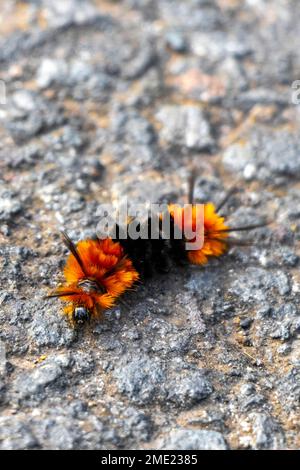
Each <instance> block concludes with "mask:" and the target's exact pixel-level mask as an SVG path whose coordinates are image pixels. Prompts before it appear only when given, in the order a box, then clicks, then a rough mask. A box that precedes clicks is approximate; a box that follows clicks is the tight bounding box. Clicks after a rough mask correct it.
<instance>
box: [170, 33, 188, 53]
mask: <svg viewBox="0 0 300 470" xmlns="http://www.w3.org/2000/svg"><path fill="white" fill-rule="evenodd" d="M166 42H167V45H168V47H170V49H172V50H173V51H175V52H185V51H186V49H187V44H186V41H185V39H184V37H183V36H182V35H181V34H180V33H179V32H177V31H170V32H169V33H167V35H166Z"/></svg>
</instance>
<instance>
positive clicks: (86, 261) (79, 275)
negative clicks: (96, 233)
mask: <svg viewBox="0 0 300 470" xmlns="http://www.w3.org/2000/svg"><path fill="white" fill-rule="evenodd" d="M76 251H77V253H78V255H79V257H80V260H81V262H82V263H81V264H82V266H81V265H80V264H79V263H78V260H77V259H76V257H75V256H74V254H73V253H71V254H70V255H69V257H68V258H67V261H66V265H65V268H64V277H65V280H66V283H65V285H63V286H61V287H59V288H58V289H56V291H55V293H53V296H55V294H58V296H60V297H61V299H62V301H63V302H66V303H67V306H66V307H65V309H64V311H65V314H66V315H68V317H69V318H70V320H71V321H72V313H73V310H74V307H75V306H77V305H81V306H84V307H85V308H86V309H88V310H89V311H90V312H91V314H92V315H93V316H95V317H97V316H99V315H101V313H102V311H103V310H105V309H108V308H111V307H112V306H113V305H114V304H115V302H116V300H117V298H118V297H119V296H120V295H122V294H123V293H124V292H125V291H126V290H127V289H130V288H131V287H132V286H133V284H134V283H135V282H136V281H137V280H138V279H139V275H138V273H137V271H136V270H135V269H134V267H133V265H132V262H131V261H130V260H129V259H128V258H126V256H124V252H123V248H122V247H121V245H120V244H119V243H117V242H114V241H113V240H112V239H110V238H106V239H104V240H82V241H80V242H78V243H77V245H76ZM85 281H87V282H93V283H95V285H96V286H98V287H99V289H97V290H93V289H92V290H89V289H85V288H84V287H83V283H84V282H85ZM63 294H65V295H63Z"/></svg>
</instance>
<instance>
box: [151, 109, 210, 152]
mask: <svg viewBox="0 0 300 470" xmlns="http://www.w3.org/2000/svg"><path fill="white" fill-rule="evenodd" d="M157 119H158V120H159V121H160V122H161V123H162V125H163V128H162V131H161V136H162V138H163V140H165V141H166V142H168V143H169V144H171V145H176V144H177V145H182V146H185V147H187V148H188V149H191V150H205V149H208V148H211V147H212V145H213V139H212V136H211V133H210V125H209V123H208V121H207V119H206V118H205V116H204V114H203V112H202V110H201V109H200V108H198V107H196V106H192V105H186V106H172V105H168V106H164V107H162V108H161V109H160V110H159V111H158V113H157Z"/></svg>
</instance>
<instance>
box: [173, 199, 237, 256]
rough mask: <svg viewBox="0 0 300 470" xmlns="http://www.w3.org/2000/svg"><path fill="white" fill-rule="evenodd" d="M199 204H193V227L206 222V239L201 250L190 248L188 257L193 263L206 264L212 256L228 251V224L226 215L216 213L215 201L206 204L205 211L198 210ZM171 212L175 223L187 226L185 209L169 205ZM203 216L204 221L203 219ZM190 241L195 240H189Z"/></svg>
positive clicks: (181, 226)
mask: <svg viewBox="0 0 300 470" xmlns="http://www.w3.org/2000/svg"><path fill="white" fill-rule="evenodd" d="M197 209H198V208H197V205H196V204H193V206H192V217H191V222H192V223H191V227H189V228H191V229H192V230H193V231H195V228H196V227H197V225H199V224H200V223H201V222H203V224H204V240H203V246H202V248H201V249H200V250H189V251H188V252H187V257H188V260H189V261H190V263H192V264H201V265H204V264H206V263H207V262H208V259H209V257H211V256H221V255H223V254H224V253H225V252H226V251H227V244H226V238H227V237H228V233H227V230H228V228H229V227H228V226H227V225H226V224H225V219H224V217H221V216H219V215H218V214H217V213H216V209H215V206H214V204H213V203H211V202H209V203H207V204H204V212H203V214H202V211H199V210H197ZM169 212H170V214H171V215H172V216H173V218H174V220H175V223H177V224H178V221H179V225H180V227H179V228H180V229H181V230H183V228H184V227H185V224H186V223H187V222H185V209H184V208H181V207H180V206H178V205H169ZM202 217H203V221H202ZM197 223H198V224H197ZM187 241H189V242H191V241H193V240H187Z"/></svg>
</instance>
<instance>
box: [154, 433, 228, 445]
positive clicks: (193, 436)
mask: <svg viewBox="0 0 300 470" xmlns="http://www.w3.org/2000/svg"><path fill="white" fill-rule="evenodd" d="M161 449H164V450H226V449H228V447H227V444H226V442H225V440H224V437H223V436H222V434H221V433H219V432H216V431H207V430H202V431H198V430H189V429H180V430H176V431H172V432H171V433H170V435H169V436H168V437H167V438H165V439H164V441H163V443H162V446H161Z"/></svg>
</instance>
